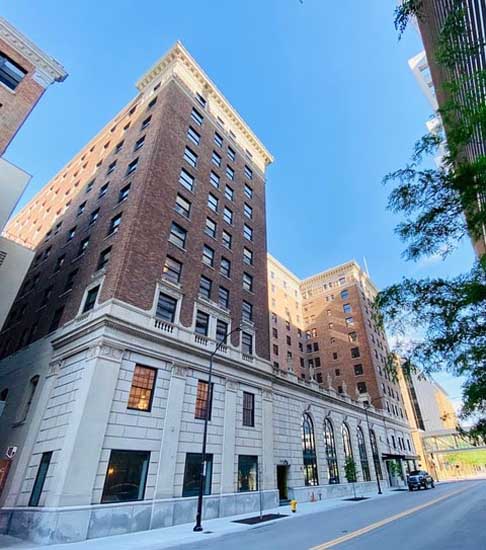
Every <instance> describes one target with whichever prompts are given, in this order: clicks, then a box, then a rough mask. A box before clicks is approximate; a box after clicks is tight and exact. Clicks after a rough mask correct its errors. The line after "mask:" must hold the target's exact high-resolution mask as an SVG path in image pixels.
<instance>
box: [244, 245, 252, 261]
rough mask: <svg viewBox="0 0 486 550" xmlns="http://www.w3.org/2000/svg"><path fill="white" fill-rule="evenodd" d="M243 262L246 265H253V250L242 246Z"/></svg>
mask: <svg viewBox="0 0 486 550" xmlns="http://www.w3.org/2000/svg"><path fill="white" fill-rule="evenodd" d="M243 262H244V263H245V264H247V265H253V252H252V251H251V250H249V249H248V248H243Z"/></svg>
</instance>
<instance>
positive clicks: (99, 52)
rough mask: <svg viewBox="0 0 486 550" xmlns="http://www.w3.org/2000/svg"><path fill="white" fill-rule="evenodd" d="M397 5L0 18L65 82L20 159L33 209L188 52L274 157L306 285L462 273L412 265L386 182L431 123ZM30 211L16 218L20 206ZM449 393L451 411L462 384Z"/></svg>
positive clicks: (19, 142) (256, 5) (271, 224)
mask: <svg viewBox="0 0 486 550" xmlns="http://www.w3.org/2000/svg"><path fill="white" fill-rule="evenodd" d="M395 5H396V2H394V1H393V0H389V1H386V0H366V1H363V0H340V1H339V2H331V1H329V0H304V2H303V4H302V3H301V2H300V0H179V1H177V2H174V1H169V0H162V1H161V0H145V1H144V2H143V3H142V2H135V1H129V0H117V1H116V2H115V1H114V0H112V1H105V2H103V1H99V0H98V1H96V2H95V1H93V0H84V1H83V2H59V1H58V0H43V1H42V2H33V1H32V0H16V1H15V2H10V3H7V4H6V5H5V4H4V5H3V7H2V12H3V15H4V16H5V17H6V18H7V19H9V20H10V21H11V22H12V23H13V24H14V25H16V26H17V27H18V28H19V29H20V30H21V31H22V32H23V33H25V34H26V35H27V36H29V37H30V38H31V39H32V40H34V42H36V43H37V44H38V45H39V46H40V47H42V48H43V49H44V50H45V51H47V52H48V53H49V54H50V55H52V56H54V57H56V58H57V59H58V60H59V61H61V63H62V64H63V65H64V66H65V67H66V69H67V71H68V72H69V77H68V79H67V80H66V81H65V82H64V83H63V84H60V85H59V84H58V85H55V86H52V87H51V88H50V89H49V90H48V93H46V95H45V96H44V98H43V99H42V100H41V102H40V104H39V105H38V106H37V107H36V109H35V110H34V112H33V113H32V115H31V116H30V118H29V119H28V121H27V122H26V124H25V125H24V127H23V128H22V130H21V131H20V132H19V134H18V135H17V137H16V138H15V140H14V142H13V143H12V145H11V146H10V148H9V151H8V154H7V155H6V156H7V158H8V159H9V160H10V161H12V162H14V163H15V164H18V165H19V166H21V167H23V168H24V169H25V170H27V171H28V172H30V173H31V174H32V175H33V180H32V183H31V185H30V187H29V189H28V190H27V193H26V194H25V196H24V200H23V201H22V203H21V205H22V204H25V202H26V201H27V200H29V199H30V198H31V197H32V196H33V194H34V193H35V192H37V191H38V190H39V189H40V188H41V187H42V186H43V185H44V184H45V183H46V182H47V181H48V180H49V178H50V177H52V176H53V175H54V174H55V173H56V172H57V171H58V170H59V169H60V168H61V167H62V166H63V165H64V164H65V163H66V162H68V161H69V160H70V158H71V157H72V156H73V155H74V154H75V153H76V152H77V151H79V149H80V148H81V147H82V146H83V145H84V144H85V143H86V142H87V141H88V140H89V139H90V138H91V137H92V136H93V135H94V134H95V133H96V132H97V131H98V130H99V129H100V128H101V127H102V126H103V125H104V124H105V123H106V122H107V121H108V120H109V119H110V118H111V117H112V116H113V115H114V114H115V113H117V112H118V110H119V109H120V108H121V107H122V106H123V105H125V104H126V103H127V102H128V101H129V100H130V99H131V98H132V97H133V96H134V95H135V93H136V89H135V86H134V83H135V82H136V80H137V79H138V77H139V76H140V75H141V74H142V73H143V72H144V71H145V70H146V69H148V68H149V67H150V66H151V65H152V64H153V62H154V61H156V60H157V59H158V58H159V57H160V56H161V55H163V54H164V53H165V51H166V50H167V49H169V48H170V47H171V45H172V44H173V43H174V42H175V41H176V40H178V39H179V40H181V41H182V42H183V44H184V45H185V46H186V47H187V48H188V50H189V51H190V52H191V54H192V55H193V56H194V57H195V59H196V60H197V61H198V62H199V64H200V65H201V66H202V67H203V68H204V70H205V71H206V72H207V73H208V75H209V76H210V77H211V79H212V80H213V81H214V82H215V83H216V84H217V85H218V87H219V88H220V89H221V90H222V92H223V93H224V95H225V96H226V97H227V98H228V99H229V101H230V102H231V103H232V104H233V106H234V107H235V108H236V109H237V110H238V111H239V112H240V114H241V115H242V116H243V117H244V118H245V120H246V121H247V122H248V124H249V125H250V126H251V127H252V128H253V130H254V131H255V133H256V134H257V135H258V136H259V137H260V139H261V140H262V141H263V143H264V144H265V145H266V146H267V148H268V149H269V150H270V151H271V152H272V154H273V155H274V156H275V163H274V165H273V166H271V167H270V169H269V171H268V182H267V211H268V244H269V251H270V252H271V253H272V254H273V255H274V256H276V257H277V258H278V259H279V260H280V261H282V262H283V263H284V264H285V265H287V266H288V267H289V268H290V269H291V270H292V271H294V272H295V273H296V274H297V275H298V276H301V277H305V276H308V275H311V274H313V273H315V272H318V271H321V270H323V269H326V268H328V267H331V266H333V265H336V264H338V263H342V262H344V261H347V260H348V259H351V258H355V259H356V260H358V261H359V262H360V263H361V262H362V258H363V257H366V259H367V263H368V266H369V270H370V274H371V276H372V278H373V279H374V280H375V282H376V283H377V285H378V286H379V287H383V286H386V285H387V284H390V283H392V282H394V281H397V280H399V279H400V278H401V277H402V276H407V275H409V276H410V275H415V276H424V275H430V276H434V275H447V274H454V273H456V272H458V271H460V270H463V269H465V268H467V266H469V265H470V264H471V262H472V260H473V254H472V249H471V246H470V244H469V243H465V244H464V246H463V247H462V248H461V249H460V250H459V251H458V252H457V253H455V254H454V255H453V256H452V257H451V258H450V259H449V260H448V261H446V262H441V261H436V260H435V259H432V260H426V261H421V262H418V263H415V264H414V263H407V262H404V261H403V260H402V259H401V256H400V254H401V251H402V250H403V245H402V244H401V243H400V242H399V241H398V239H397V237H396V236H395V235H394V232H393V228H394V226H395V224H396V222H397V221H398V218H397V217H395V216H393V215H392V214H391V213H390V212H387V211H386V209H385V205H386V197H387V191H386V189H384V188H383V186H382V185H381V179H382V177H383V176H384V175H385V174H386V173H387V172H389V171H391V170H394V169H396V168H399V167H401V166H403V165H404V163H405V162H406V161H407V158H408V156H409V153H410V151H411V147H412V145H413V142H414V141H415V140H416V139H417V138H418V137H420V136H421V135H422V134H423V133H424V132H425V126H424V123H425V121H426V119H427V117H428V116H429V115H430V114H431V110H430V108H429V105H428V104H427V101H426V99H425V97H423V96H422V94H421V92H420V89H419V87H418V85H417V84H416V82H415V80H414V78H413V76H412V74H411V72H410V70H409V68H408V65H407V60H408V58H410V57H411V56H413V55H415V54H416V53H418V52H419V51H420V50H421V49H422V48H421V44H420V40H419V37H418V35H417V34H416V33H415V31H414V30H413V29H410V30H409V31H408V32H407V33H406V35H405V37H404V39H403V40H402V41H400V42H399V41H398V39H397V34H396V32H395V30H394V28H393V9H394V6H395ZM21 205H20V206H21ZM440 381H441V382H443V383H444V386H445V387H446V389H448V390H449V393H450V394H451V396H452V397H456V396H458V395H459V393H460V391H459V388H458V384H457V383H456V382H455V381H454V380H450V377H445V376H441V377H440Z"/></svg>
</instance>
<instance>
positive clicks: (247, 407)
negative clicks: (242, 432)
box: [243, 391, 255, 428]
mask: <svg viewBox="0 0 486 550" xmlns="http://www.w3.org/2000/svg"><path fill="white" fill-rule="evenodd" d="M243 426H249V427H250V428H253V427H254V426H255V395H254V394H253V393H249V392H246V391H244V392H243Z"/></svg>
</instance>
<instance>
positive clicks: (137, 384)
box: [127, 365, 157, 412]
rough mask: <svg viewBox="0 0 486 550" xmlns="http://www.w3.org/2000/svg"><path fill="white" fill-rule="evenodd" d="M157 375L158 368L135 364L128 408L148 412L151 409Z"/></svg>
mask: <svg viewBox="0 0 486 550" xmlns="http://www.w3.org/2000/svg"><path fill="white" fill-rule="evenodd" d="M156 375H157V370H156V369H153V368H151V367H142V366H140V365H135V370H134V371H133V378H132V385H131V387H130V394H129V396H128V406H127V408H128V409H135V410H137V411H146V412H148V411H150V410H151V408H152V398H153V393H154V387H155V378H156Z"/></svg>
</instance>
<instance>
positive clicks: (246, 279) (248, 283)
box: [243, 272, 253, 292]
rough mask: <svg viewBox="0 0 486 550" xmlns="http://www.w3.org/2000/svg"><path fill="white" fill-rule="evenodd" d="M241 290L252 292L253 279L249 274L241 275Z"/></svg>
mask: <svg viewBox="0 0 486 550" xmlns="http://www.w3.org/2000/svg"><path fill="white" fill-rule="evenodd" d="M243 288H244V289H245V290H248V292H253V277H252V276H251V275H250V274H249V273H246V272H245V273H243Z"/></svg>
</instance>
